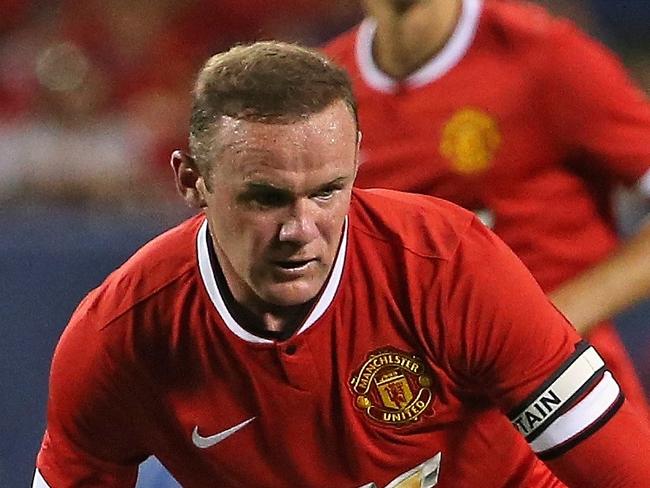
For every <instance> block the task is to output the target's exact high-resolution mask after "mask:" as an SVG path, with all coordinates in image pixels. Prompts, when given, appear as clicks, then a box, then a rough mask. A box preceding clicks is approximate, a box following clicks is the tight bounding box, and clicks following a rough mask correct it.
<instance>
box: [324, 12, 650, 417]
mask: <svg viewBox="0 0 650 488" xmlns="http://www.w3.org/2000/svg"><path fill="white" fill-rule="evenodd" d="M375 29H376V24H375V23H374V21H373V20H372V19H370V18H369V19H366V20H365V21H363V22H362V23H361V24H360V25H359V26H358V27H357V28H355V29H354V30H352V31H351V32H348V33H346V34H344V35H342V36H341V37H339V38H338V39H336V40H334V41H333V42H332V43H331V44H330V45H329V46H328V47H327V48H326V51H327V53H328V54H329V55H330V56H331V57H333V58H334V59H335V60H336V61H337V62H338V63H339V64H341V65H342V66H343V67H345V68H346V69H347V70H348V71H349V73H350V75H351V79H352V82H353V86H354V90H355V94H356V97H357V99H358V104H359V119H360V124H361V129H362V131H363V139H362V147H361V157H362V164H361V167H360V169H359V174H358V177H357V180H356V184H357V185H358V186H360V187H382V188H392V189H398V190H404V191H411V192H416V193H424V194H429V195H435V196H438V197H442V198H445V199H447V200H450V201H453V202H455V203H457V204H459V205H462V206H464V207H465V208H468V209H470V210H473V211H475V212H476V213H477V214H478V215H479V216H480V217H481V218H482V219H483V220H484V221H485V222H486V223H488V224H489V225H490V226H491V227H492V228H493V230H494V231H495V232H496V234H497V235H499V236H500V237H501V238H502V239H503V240H504V241H505V242H506V244H508V245H509V246H510V248H511V249H512V250H513V251H514V252H515V253H516V254H517V256H518V257H519V258H520V259H521V260H522V261H523V262H524V264H525V265H526V266H527V267H528V269H529V270H530V271H531V272H532V274H533V276H534V277H535V278H536V279H537V281H538V282H539V283H540V285H541V286H542V288H543V289H544V290H546V291H552V290H553V289H554V288H556V287H557V286H558V285H560V284H561V283H563V282H564V281H566V280H568V279H570V278H572V277H574V276H576V275H578V274H579V273H581V272H582V271H584V270H585V269H587V268H590V267H591V266H593V265H595V264H596V263H597V262H599V261H600V260H602V259H604V258H606V257H607V255H608V254H610V253H611V252H612V251H613V250H614V249H615V248H616V247H617V245H618V238H617V236H616V232H615V225H614V222H613V219H612V212H611V201H610V200H611V197H612V189H613V188H614V186H615V185H616V184H617V183H624V184H628V185H634V184H636V185H638V187H639V188H640V189H641V190H642V192H644V193H645V194H646V195H648V196H650V104H648V102H647V100H646V98H645V96H644V95H643V93H642V92H641V91H640V90H638V89H637V88H636V87H634V86H633V84H632V83H631V82H630V80H629V79H628V77H627V76H626V74H625V72H624V69H623V67H622V66H621V65H620V64H619V63H618V61H617V60H616V59H614V57H613V56H612V55H611V53H609V52H607V51H606V50H605V49H603V48H602V47H601V46H600V45H598V44H597V43H596V42H595V41H593V40H591V39H589V38H587V37H586V36H585V35H584V34H582V33H581V32H579V31H578V30H577V29H576V28H574V27H573V26H572V25H571V24H570V23H569V22H567V21H564V20H558V19H556V18H553V17H551V16H550V15H549V14H547V13H546V12H545V11H544V10H542V9H541V8H540V7H538V6H533V5H530V4H523V3H515V2H492V1H487V2H482V1H480V0H463V5H462V11H461V15H460V18H459V21H458V24H457V26H456V29H455V31H454V32H453V34H452V36H451V38H450V39H449V41H448V42H447V44H446V45H445V47H444V48H443V49H442V50H441V51H440V52H439V53H438V54H437V55H436V56H435V57H434V58H432V59H431V60H429V61H428V62H427V63H426V64H425V65H424V66H422V68H421V69H419V70H418V71H416V72H415V73H413V74H412V75H411V76H409V77H408V78H407V79H405V80H403V81H401V82H397V81H395V80H393V79H391V78H390V77H388V76H387V75H386V74H384V73H383V72H382V71H380V69H379V68H378V67H377V66H376V65H375V63H374V60H373V57H372V40H373V37H374V32H375ZM589 338H590V340H591V341H592V342H593V344H594V345H595V346H597V347H598V349H599V351H600V352H601V353H602V354H603V356H604V357H605V359H606V361H607V363H608V364H609V366H610V367H611V368H612V370H613V371H614V372H615V374H616V375H617V378H619V380H620V381H621V384H622V385H623V388H624V391H625V392H626V394H627V395H628V397H629V398H630V399H631V400H632V401H633V403H635V404H636V405H638V406H640V407H641V408H643V409H645V410H646V411H647V410H648V405H647V402H646V397H645V393H644V391H643V388H642V386H641V383H640V381H639V379H638V377H637V375H636V372H635V371H634V367H633V365H632V363H631V361H630V359H629V357H628V355H627V352H626V351H625V348H624V346H623V344H622V342H621V340H620V338H619V337H618V334H617V332H616V330H615V329H614V327H613V325H612V324H611V323H605V324H602V325H601V326H600V327H598V328H596V329H594V331H593V332H592V333H591V334H590V336H589Z"/></svg>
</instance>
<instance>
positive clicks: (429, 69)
mask: <svg viewBox="0 0 650 488" xmlns="http://www.w3.org/2000/svg"><path fill="white" fill-rule="evenodd" d="M482 6H483V2H482V0H463V6H462V11H461V13H460V17H459V19H458V24H457V25H456V28H455V29H454V32H453V33H452V35H451V37H450V38H449V40H448V41H447V43H446V44H445V45H444V47H443V48H442V49H441V50H440V52H438V54H436V55H435V56H434V57H433V58H431V59H430V60H429V61H428V62H427V63H426V64H425V65H424V66H422V67H421V68H420V69H418V70H417V71H415V72H414V73H412V74H411V75H410V76H409V77H408V78H406V80H405V83H406V85H407V86H409V87H410V88H416V87H419V86H422V85H426V84H427V83H430V82H432V81H435V80H437V79H439V78H441V77H442V76H443V75H445V74H446V73H447V72H448V71H449V70H450V69H452V68H453V67H454V66H456V65H457V64H458V62H459V61H460V60H461V59H462V57H463V56H464V55H465V53H466V52H467V50H468V49H469V47H470V46H471V45H472V41H473V40H474V35H475V34H476V30H477V28H478V23H479V17H480V15H481V9H482ZM376 30H377V22H376V21H375V19H373V18H371V17H367V18H366V19H364V20H363V22H361V25H359V30H358V32H357V38H356V44H355V53H356V59H357V65H358V66H359V71H360V73H361V76H362V77H363V79H364V81H365V82H366V83H367V84H368V85H369V86H371V87H372V88H374V89H375V90H379V91H382V92H388V93H390V92H393V91H395V88H396V86H397V84H398V83H397V81H396V80H394V79H393V78H391V77H390V76H388V75H387V74H386V73H384V72H383V71H381V70H380V69H379V67H378V66H377V65H376V64H375V60H374V59H373V56H372V42H373V39H374V37H375V31H376Z"/></svg>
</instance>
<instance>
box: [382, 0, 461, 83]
mask: <svg viewBox="0 0 650 488" xmlns="http://www.w3.org/2000/svg"><path fill="white" fill-rule="evenodd" d="M462 3H463V1H462V0H423V1H422V2H421V3H418V4H416V5H414V6H412V7H411V8H410V9H408V10H407V11H406V12H404V13H397V12H396V11H394V10H392V9H385V10H384V11H382V12H378V13H377V14H376V15H375V16H374V18H375V20H376V21H377V32H376V34H375V39H374V44H373V54H374V58H375V62H376V63H377V65H378V66H379V68H380V69H381V70H382V71H384V72H385V73H386V74H388V75H389V76H391V77H393V78H395V79H402V78H406V77H407V76H409V75H410V74H412V73H413V72H415V71H417V70H418V69H419V68H420V67H422V66H423V65H424V64H425V63H426V62H427V61H428V60H429V59H431V58H432V57H433V56H435V54H436V53H438V52H439V51H440V50H441V49H442V48H443V47H444V46H445V44H446V43H447V41H448V40H449V38H450V37H451V35H452V34H453V32H454V29H455V28H456V25H457V24H458V19H459V17H460V13H461V9H462Z"/></svg>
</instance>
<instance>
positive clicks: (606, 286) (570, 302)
mask: <svg viewBox="0 0 650 488" xmlns="http://www.w3.org/2000/svg"><path fill="white" fill-rule="evenodd" d="M648 296H650V222H647V223H646V224H645V226H644V227H643V228H642V229H641V230H640V231H639V232H638V234H637V235H635V236H634V237H632V238H631V239H630V240H629V241H628V242H627V243H625V244H624V245H622V246H621V248H620V249H619V250H618V251H617V252H616V253H615V254H614V255H612V256H611V257H610V258H609V259H607V260H605V261H602V262H601V263H599V264H597V265H596V266H594V267H593V268H590V269H589V270H587V271H586V272H584V273H582V274H580V275H578V276H577V277H575V278H573V279H571V280H569V281H568V282H565V283H564V284H563V285H562V286H560V287H559V288H557V289H556V290H554V291H553V292H552V293H550V294H549V297H550V298H551V300H552V301H553V303H554V304H555V306H556V307H557V308H558V309H559V310H560V311H561V312H562V313H563V314H564V315H565V316H566V317H567V318H568V319H569V320H570V321H571V322H572V323H573V325H574V326H575V328H576V329H577V330H578V332H579V333H580V334H583V335H584V334H587V333H589V331H590V330H591V329H592V327H594V326H595V325H596V324H598V323H599V322H601V321H603V320H606V319H609V318H611V317H613V316H614V315H616V314H617V313H619V312H621V311H623V310H625V309H626V308H628V307H630V306H631V305H633V304H634V303H636V302H638V301H640V300H642V299H643V298H645V297H648Z"/></svg>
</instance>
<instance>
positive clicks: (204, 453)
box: [35, 190, 627, 488]
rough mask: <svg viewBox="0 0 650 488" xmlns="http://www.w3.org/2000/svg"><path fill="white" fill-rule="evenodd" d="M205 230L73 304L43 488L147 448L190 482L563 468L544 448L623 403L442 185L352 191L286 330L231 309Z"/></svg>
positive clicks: (509, 479) (541, 483) (459, 476)
mask: <svg viewBox="0 0 650 488" xmlns="http://www.w3.org/2000/svg"><path fill="white" fill-rule="evenodd" d="M210 243H211V240H210V238H209V233H208V232H207V224H206V222H205V219H204V217H203V216H197V217H195V218H193V219H191V220H189V221H187V222H185V223H183V224H181V225H180V226H179V227H177V228H175V229H173V230H171V231H170V232H168V233H166V234H164V235H163V236H161V237H159V238H158V239H156V240H154V241H152V242H151V243H150V244H148V245H146V246H145V247H144V248H143V249H142V250H140V251H139V252H138V253H136V255H135V256H134V257H133V258H132V259H130V260H129V261H128V262H127V263H126V264H125V265H124V266H122V267H121V268H120V269H118V270H117V271H116V272H115V273H113V274H112V275H111V276H110V277H109V278H108V279H107V280H106V282H105V283H104V284H103V285H102V286H100V287H99V288H98V289H97V290H95V291H93V292H92V293H91V294H90V295H89V296H88V297H87V298H86V299H85V300H84V301H83V302H82V304H81V305H80V306H79V308H78V309H77V310H76V312H75V313H74V315H73V317H72V319H71V322H70V324H69V325H68V327H67V328H66V331H65V332H64V335H63V337H62V339H61V342H60V344H59V345H58V347H57V351H56V353H55V356H54V360H53V366H52V375H51V385H50V403H49V406H48V427H47V431H46V435H45V438H44V441H43V445H42V448H41V451H40V453H39V456H38V461H37V466H38V470H39V471H38V473H37V480H38V481H37V483H40V484H35V486H51V487H52V488H57V487H61V486H71V485H72V486H81V485H83V486H129V485H132V484H133V483H134V482H135V477H136V472H137V465H138V463H139V462H141V461H142V460H144V459H145V458H146V457H147V456H149V455H151V454H153V455H155V456H156V457H157V458H158V459H159V460H160V461H161V462H162V463H163V464H164V465H165V466H166V467H167V468H168V470H169V471H170V472H171V473H172V474H173V475H174V476H175V477H176V478H177V479H178V481H179V482H180V483H181V484H182V485H183V486H186V487H205V486H224V487H226V486H273V487H276V486H277V487H280V486H282V487H286V486H319V487H320V486H336V487H351V488H356V487H360V486H370V484H371V483H376V485H377V486H381V487H384V486H391V487H399V486H411V485H406V484H402V483H406V481H407V480H410V481H411V482H412V481H414V480H421V479H424V478H427V480H428V481H427V484H425V485H420V484H418V486H443V487H445V486H446V487H472V488H474V487H477V486H481V487H485V488H490V487H505V486H517V487H527V486H528V487H554V486H563V485H562V484H561V483H560V482H559V481H557V480H556V479H555V478H554V477H553V475H552V474H551V473H550V472H549V471H548V470H547V468H546V467H545V466H544V464H543V463H542V462H541V461H539V460H538V459H537V457H535V455H534V454H533V451H535V452H537V453H538V455H539V456H541V457H553V456H555V455H557V454H558V453H559V452H562V451H564V450H566V449H569V448H570V447H571V446H573V445H575V444H576V443H579V442H580V441H581V439H583V438H584V437H585V436H588V435H589V434H590V433H592V432H593V430H594V429H596V428H598V427H599V426H600V425H602V424H603V423H604V422H606V421H607V420H608V418H609V417H610V416H611V415H613V414H614V413H615V412H616V411H617V410H618V407H619V406H620V405H621V403H622V397H621V395H620V390H619V388H618V385H617V383H616V382H615V381H614V379H613V378H612V376H611V375H610V373H609V372H607V371H605V369H604V366H603V362H602V360H601V359H600V358H599V356H598V354H597V353H596V352H595V350H594V349H593V348H591V347H588V346H586V345H578V346H577V347H576V344H578V343H579V341H580V338H579V337H578V336H577V334H576V333H575V331H574V330H573V329H572V328H571V327H570V326H569V324H568V323H567V322H566V321H565V320H564V318H563V317H562V316H561V315H560V314H559V313H558V312H557V311H556V310H555V309H554V308H553V307H552V306H551V305H550V304H549V302H548V301H547V299H546V297H545V296H544V295H543V293H542V292H541V290H540V289H539V288H538V286H537V285H536V284H535V282H534V280H533V279H532V278H531V277H530V275H529V274H528V272H527V271H526V270H525V268H524V267H523V266H522V265H521V263H519V261H518V260H517V259H516V258H515V257H514V255H513V254H512V253H511V252H510V251H509V250H508V249H507V248H506V246H504V245H503V244H502V243H501V242H500V241H499V240H498V239H495V237H494V236H493V234H492V233H490V232H489V231H488V230H487V229H486V228H485V227H484V226H483V225H482V224H481V223H479V222H478V221H477V219H475V218H474V217H473V215H472V214H471V213H469V212H466V211H464V210H461V209H459V208H457V207H455V206H453V205H451V204H449V203H447V202H443V201H439V200H436V199H432V198H429V197H424V196H417V195H407V194H399V193H395V192H391V191H386V190H382V191H372V192H369V191H363V190H355V192H354V194H353V200H352V206H351V210H350V213H349V215H348V218H347V220H346V223H345V229H344V232H343V238H342V241H341V244H340V248H339V251H338V255H337V258H336V261H335V264H334V267H333V269H332V272H331V276H330V278H329V279H328V282H327V283H326V284H325V286H324V288H323V290H322V292H321V294H320V296H319V298H318V300H317V302H316V304H315V306H314V308H313V309H312V311H311V313H310V314H309V316H308V317H307V318H306V320H305V322H304V323H303V325H302V327H301V328H300V329H299V330H298V332H297V333H296V334H295V335H294V336H292V337H291V338H289V339H288V340H286V341H282V342H275V341H272V340H269V339H265V338H262V337H258V336H256V335H254V334H252V333H251V332H249V331H248V330H247V329H246V328H245V326H243V325H242V324H240V323H238V322H237V321H236V320H235V319H234V317H233V315H232V314H231V313H230V311H229V307H230V306H231V297H230V296H229V293H228V291H227V286H225V284H224V282H223V276H222V275H221V272H220V268H219V266H218V263H217V262H216V258H215V256H214V252H213V250H212V249H211V244H210ZM625 408H627V407H625V406H624V407H623V409H625ZM621 413H623V411H621ZM612 420H615V419H612ZM517 430H519V432H517ZM526 441H528V443H529V445H530V447H532V451H531V449H530V448H529V445H527V443H526ZM585 459H586V458H585ZM45 483H47V484H45ZM391 483H392V484H391Z"/></svg>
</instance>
